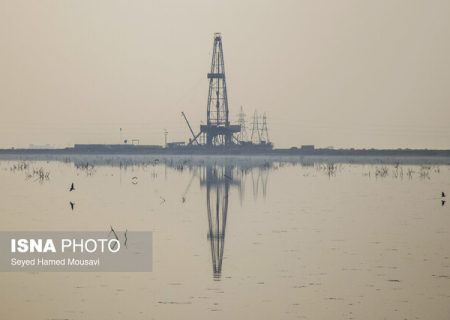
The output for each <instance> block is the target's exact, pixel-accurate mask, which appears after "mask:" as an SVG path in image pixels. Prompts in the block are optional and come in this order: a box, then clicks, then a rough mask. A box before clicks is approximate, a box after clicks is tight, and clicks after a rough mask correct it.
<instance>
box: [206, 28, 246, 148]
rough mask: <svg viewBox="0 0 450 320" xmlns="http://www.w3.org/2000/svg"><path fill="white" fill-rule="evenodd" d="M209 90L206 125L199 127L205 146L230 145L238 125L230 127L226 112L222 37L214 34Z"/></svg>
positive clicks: (226, 98) (227, 112) (226, 101)
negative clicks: (204, 138)
mask: <svg viewBox="0 0 450 320" xmlns="http://www.w3.org/2000/svg"><path fill="white" fill-rule="evenodd" d="M208 79H209V90H208V106H207V112H206V118H207V123H206V125H201V126H200V131H201V133H203V134H205V135H206V145H208V146H214V145H230V144H231V143H233V141H232V138H233V134H234V133H238V132H239V131H240V127H239V126H238V125H230V121H229V117H228V116H229V111H228V97H227V84H226V79H225V63H224V58H223V48H222V36H221V34H220V33H215V34H214V46H213V55H212V61H211V71H210V72H209V73H208Z"/></svg>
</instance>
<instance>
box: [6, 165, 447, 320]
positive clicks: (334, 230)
mask: <svg viewBox="0 0 450 320" xmlns="http://www.w3.org/2000/svg"><path fill="white" fill-rule="evenodd" d="M60 160H63V161H54V160H50V161H48V160H46V161H44V160H30V159H27V160H13V159H3V160H0V194H1V201H0V213H1V225H0V228H1V230H3V231H5V230H8V231H14V230H22V231H28V230H41V231H53V230H54V231H60V230H67V231H86V230H91V231H96V230H105V231H108V230H109V229H110V226H113V227H114V228H115V229H116V230H125V229H128V230H151V231H153V239H154V252H153V257H154V265H153V272H151V273H0V286H1V288H2V289H1V290H0V301H1V302H2V303H1V306H2V307H1V308H0V319H206V318H211V319H384V318H386V319H449V317H450V234H449V226H450V206H449V204H448V203H445V204H443V203H442V202H441V192H442V191H445V192H447V193H448V194H450V166H449V165H446V164H441V165H429V164H423V163H422V164H421V163H420V161H419V162H417V163H416V164H414V163H412V164H395V162H393V164H381V163H376V162H375V161H373V162H375V163H372V164H351V163H348V162H345V161H344V162H341V163H337V164H332V163H330V161H323V160H322V161H315V160H309V161H307V162H304V161H303V162H298V161H297V160H298V159H296V160H295V161H292V159H291V160H289V161H285V160H283V161H279V159H272V160H264V159H253V160H249V159H245V158H239V159H237V160H236V159H228V160H223V159H218V158H209V159H202V158H186V159H183V158H173V159H165V160H164V159H156V158H143V157H141V158H117V157H116V158H90V157H89V158H83V157H77V158H75V159H60ZM369 162H370V161H369ZM72 182H74V183H75V187H76V190H75V191H74V192H69V191H68V188H69V186H70V184H71V183H72ZM69 202H73V203H74V208H73V210H72V208H71V206H70V204H69Z"/></svg>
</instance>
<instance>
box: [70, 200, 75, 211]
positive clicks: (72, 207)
mask: <svg viewBox="0 0 450 320" xmlns="http://www.w3.org/2000/svg"><path fill="white" fill-rule="evenodd" d="M69 203H70V208H71V209H72V210H73V209H74V208H75V203H73V202H72V201H70V202H69Z"/></svg>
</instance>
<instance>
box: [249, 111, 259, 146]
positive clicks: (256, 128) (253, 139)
mask: <svg viewBox="0 0 450 320" xmlns="http://www.w3.org/2000/svg"><path fill="white" fill-rule="evenodd" d="M250 140H251V142H253V143H257V144H259V143H261V131H260V129H259V117H258V112H257V111H256V110H255V112H254V113H253V122H252V135H251V137H250Z"/></svg>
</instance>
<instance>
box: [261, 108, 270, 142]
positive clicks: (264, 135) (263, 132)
mask: <svg viewBox="0 0 450 320" xmlns="http://www.w3.org/2000/svg"><path fill="white" fill-rule="evenodd" d="M260 137H261V142H263V143H269V142H270V140H269V130H268V129H267V117H266V114H265V113H264V115H263V117H262V125H261V134H260Z"/></svg>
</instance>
